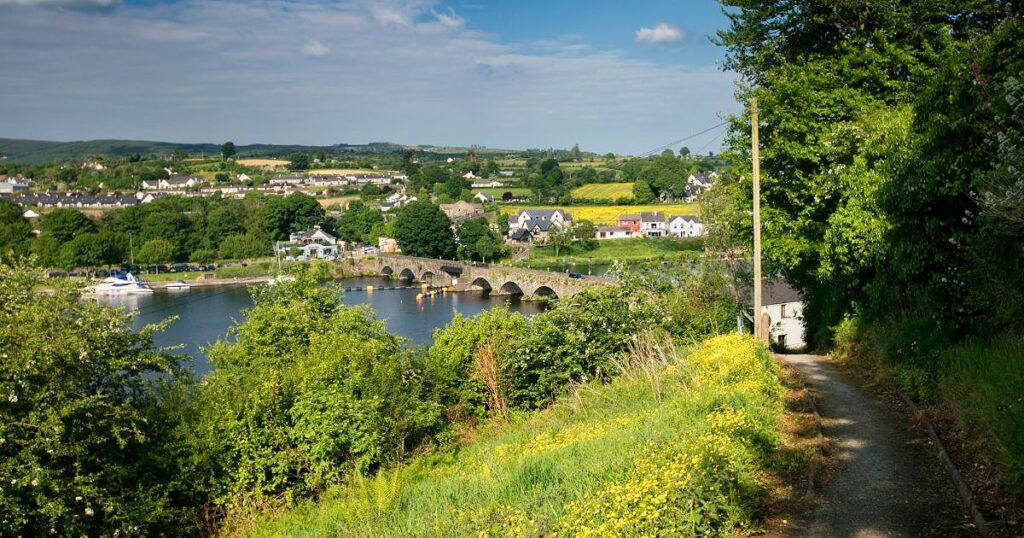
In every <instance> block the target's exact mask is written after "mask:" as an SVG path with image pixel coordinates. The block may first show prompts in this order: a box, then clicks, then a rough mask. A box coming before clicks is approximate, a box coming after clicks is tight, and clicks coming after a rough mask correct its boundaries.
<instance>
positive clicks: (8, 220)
mask: <svg viewBox="0 0 1024 538" xmlns="http://www.w3.org/2000/svg"><path fill="white" fill-rule="evenodd" d="M24 212H25V210H24V209H22V208H21V206H19V205H18V204H16V203H14V202H12V201H10V200H8V199H6V198H0V256H3V255H6V254H7V253H8V252H12V253H14V254H15V255H25V254H27V253H28V250H29V245H30V243H29V242H30V240H31V239H32V224H31V223H30V222H29V221H28V219H26V218H25V217H24V216H23V213H24Z"/></svg>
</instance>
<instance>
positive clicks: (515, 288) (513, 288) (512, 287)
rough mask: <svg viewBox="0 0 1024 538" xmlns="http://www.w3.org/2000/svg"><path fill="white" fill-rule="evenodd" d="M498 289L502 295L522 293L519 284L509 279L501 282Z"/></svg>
mask: <svg viewBox="0 0 1024 538" xmlns="http://www.w3.org/2000/svg"><path fill="white" fill-rule="evenodd" d="M500 291H501V294H502V295H522V294H523V288H520V287H519V284H516V283H515V282H513V281H511V280H509V281H508V282H506V283H504V284H502V285H501V290H500Z"/></svg>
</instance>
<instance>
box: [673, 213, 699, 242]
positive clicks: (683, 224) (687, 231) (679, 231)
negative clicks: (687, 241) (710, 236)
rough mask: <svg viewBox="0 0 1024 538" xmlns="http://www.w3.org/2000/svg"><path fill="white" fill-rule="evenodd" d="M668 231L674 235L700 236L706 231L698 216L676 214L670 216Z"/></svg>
mask: <svg viewBox="0 0 1024 538" xmlns="http://www.w3.org/2000/svg"><path fill="white" fill-rule="evenodd" d="M668 233H669V234H671V235H672V236H673V237H700V236H702V235H704V233H705V231H704V225H703V224H701V222H700V219H699V218H697V217H696V216H693V215H676V216H674V217H669V218H668Z"/></svg>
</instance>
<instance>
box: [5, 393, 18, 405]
mask: <svg viewBox="0 0 1024 538" xmlns="http://www.w3.org/2000/svg"><path fill="white" fill-rule="evenodd" d="M7 401H8V402H11V403H18V395H17V394H15V393H13V392H12V393H11V395H10V396H8V397H7Z"/></svg>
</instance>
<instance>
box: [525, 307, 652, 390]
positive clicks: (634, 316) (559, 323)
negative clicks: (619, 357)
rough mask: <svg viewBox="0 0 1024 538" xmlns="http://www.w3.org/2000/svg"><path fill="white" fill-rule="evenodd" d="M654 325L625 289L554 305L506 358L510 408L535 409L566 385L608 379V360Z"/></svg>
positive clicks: (649, 314) (532, 323)
mask: <svg viewBox="0 0 1024 538" xmlns="http://www.w3.org/2000/svg"><path fill="white" fill-rule="evenodd" d="M656 321H657V316H656V315H655V309H654V307H653V306H652V305H651V304H649V303H648V302H645V301H644V300H643V299H638V298H637V297H636V295H635V294H634V293H632V291H631V290H630V289H628V288H627V287H603V288H594V289H588V290H585V291H583V292H581V293H579V294H577V295H575V296H574V297H573V298H572V299H571V300H564V301H559V302H557V303H555V304H554V306H553V307H552V308H551V309H549V310H547V311H546V312H543V313H541V314H538V315H537V316H535V317H534V318H533V319H531V320H530V323H529V324H528V325H527V327H526V331H524V333H523V335H522V337H521V338H519V339H518V340H516V342H515V344H514V347H513V349H512V350H510V351H509V353H508V355H507V359H506V360H507V361H508V362H507V363H506V368H507V369H508V372H509V376H510V383H511V386H510V397H511V400H512V402H513V403H514V404H516V405H518V406H522V407H526V408H534V407H539V406H542V405H544V404H546V403H548V402H550V401H551V399H552V398H553V397H554V396H555V395H557V394H558V393H559V392H560V391H561V390H562V389H563V388H564V387H565V386H567V385H568V384H569V383H573V382H586V381H589V380H592V379H608V378H609V375H610V374H611V373H612V370H613V368H614V366H613V363H612V358H613V357H614V356H615V355H616V354H618V353H621V352H623V351H625V350H626V348H627V345H628V342H629V340H630V338H631V337H632V336H633V335H634V334H636V333H637V332H638V331H640V330H643V329H644V328H646V327H649V326H651V325H653V324H655V323H656Z"/></svg>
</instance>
